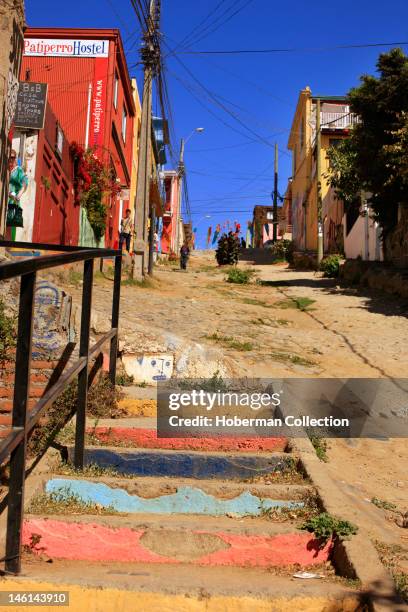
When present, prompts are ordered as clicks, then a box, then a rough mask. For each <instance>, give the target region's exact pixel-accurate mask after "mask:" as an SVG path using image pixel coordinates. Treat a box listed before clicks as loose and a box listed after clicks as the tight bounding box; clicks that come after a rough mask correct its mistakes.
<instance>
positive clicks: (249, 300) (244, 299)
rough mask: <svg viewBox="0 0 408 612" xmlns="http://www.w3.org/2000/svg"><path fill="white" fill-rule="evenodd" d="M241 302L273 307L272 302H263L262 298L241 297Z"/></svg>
mask: <svg viewBox="0 0 408 612" xmlns="http://www.w3.org/2000/svg"><path fill="white" fill-rule="evenodd" d="M241 302H242V303H243V304H251V306H262V307H263V308H273V305H272V304H268V303H267V302H263V301H262V300H255V299H253V298H243V299H241Z"/></svg>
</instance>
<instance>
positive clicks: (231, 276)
mask: <svg viewBox="0 0 408 612" xmlns="http://www.w3.org/2000/svg"><path fill="white" fill-rule="evenodd" d="M254 274H256V270H240V268H235V267H234V268H231V269H230V270H228V272H227V276H226V279H225V280H226V281H227V283H235V284H237V285H247V284H248V283H250V282H251V280H252V277H253V276H254Z"/></svg>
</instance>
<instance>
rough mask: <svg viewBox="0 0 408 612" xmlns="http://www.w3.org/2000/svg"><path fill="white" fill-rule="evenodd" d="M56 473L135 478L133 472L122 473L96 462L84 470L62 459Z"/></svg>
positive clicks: (92, 476) (89, 476) (61, 474)
mask: <svg viewBox="0 0 408 612" xmlns="http://www.w3.org/2000/svg"><path fill="white" fill-rule="evenodd" d="M54 471H55V473H56V474H59V475H60V476H82V477H84V478H101V477H103V476H104V477H107V478H134V475H132V474H122V473H121V472H118V471H116V470H115V469H114V468H110V467H109V468H106V467H102V466H100V465H97V464H96V463H90V464H89V465H85V466H84V468H83V469H82V470H79V469H77V468H76V467H75V466H74V465H73V464H72V463H68V462H65V461H61V463H60V464H59V465H57V467H56V468H55V470H54Z"/></svg>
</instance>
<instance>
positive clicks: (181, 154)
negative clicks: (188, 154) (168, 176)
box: [180, 127, 204, 165]
mask: <svg viewBox="0 0 408 612" xmlns="http://www.w3.org/2000/svg"><path fill="white" fill-rule="evenodd" d="M202 132H204V128H203V127H197V128H195V129H194V130H193V131H192V132H191V133H190V134H189V135H188V136H187V138H182V139H181V147H180V165H183V163H184V147H185V145H186V143H187V142H188V141H189V140H190V138H192V137H193V136H194V134H202Z"/></svg>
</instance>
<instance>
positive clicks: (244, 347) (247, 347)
mask: <svg viewBox="0 0 408 612" xmlns="http://www.w3.org/2000/svg"><path fill="white" fill-rule="evenodd" d="M204 338H207V340H213V341H214V342H217V343H218V344H222V345H223V346H225V347H226V348H231V349H234V350H236V351H252V350H253V349H254V346H253V344H252V343H251V342H241V341H240V340H236V339H235V338H233V337H232V336H220V335H219V334H218V333H217V332H215V333H213V334H211V335H207V336H204Z"/></svg>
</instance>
